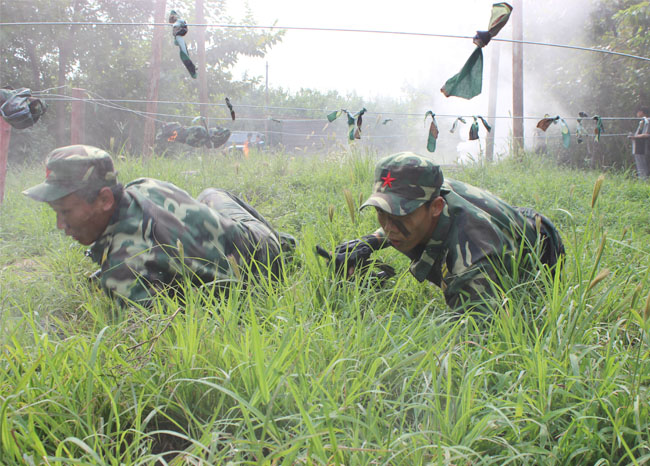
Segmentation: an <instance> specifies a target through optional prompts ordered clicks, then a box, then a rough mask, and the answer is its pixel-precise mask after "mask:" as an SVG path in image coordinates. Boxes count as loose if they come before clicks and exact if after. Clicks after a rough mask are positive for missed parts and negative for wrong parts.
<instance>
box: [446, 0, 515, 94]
mask: <svg viewBox="0 0 650 466" xmlns="http://www.w3.org/2000/svg"><path fill="white" fill-rule="evenodd" d="M510 13H512V7H511V6H510V5H509V4H507V3H505V2H501V3H495V4H494V5H492V15H491V17H490V25H489V27H488V30H487V31H476V35H475V36H474V38H473V42H474V44H475V45H476V49H475V50H474V52H472V54H471V55H470V57H469V59H468V60H467V62H465V65H464V66H463V68H462V69H461V70H460V71H459V72H458V74H456V75H454V76H452V77H451V78H449V79H448V80H447V82H446V83H445V84H444V86H442V89H440V91H441V92H442V93H443V94H444V95H445V97H450V96H456V97H462V98H463V99H468V100H469V99H471V98H473V97H476V96H477V95H479V94H480V93H481V90H482V88H483V52H482V50H481V49H482V48H483V47H485V46H486V45H487V44H488V42H490V40H491V39H492V38H493V37H494V36H496V35H497V34H498V33H499V31H500V30H501V29H502V28H503V26H505V25H506V23H507V22H508V18H510Z"/></svg>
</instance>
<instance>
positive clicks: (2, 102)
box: [0, 87, 47, 129]
mask: <svg viewBox="0 0 650 466" xmlns="http://www.w3.org/2000/svg"><path fill="white" fill-rule="evenodd" d="M46 110H47V105H46V104H45V102H43V101H41V99H38V98H36V97H32V91H31V90H30V89H27V88H26V87H23V88H21V89H15V90H13V89H0V116H2V118H3V119H4V120H5V121H6V122H7V123H9V124H10V125H11V126H12V127H13V128H16V129H26V128H29V127H30V126H33V125H34V123H36V122H37V121H38V119H39V118H40V117H41V115H43V114H44V113H45V111H46Z"/></svg>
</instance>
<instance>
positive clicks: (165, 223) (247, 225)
mask: <svg viewBox="0 0 650 466" xmlns="http://www.w3.org/2000/svg"><path fill="white" fill-rule="evenodd" d="M280 253H281V246H280V241H279V239H278V234H277V233H276V232H275V231H274V230H273V228H272V227H271V226H270V225H269V224H268V223H267V222H266V220H264V219H263V218H262V216H261V215H260V214H259V213H257V211H255V209H253V208H252V207H251V206H249V205H248V204H247V203H245V202H244V201H243V200H241V199H239V198H238V197H236V196H234V195H233V194H230V193H228V192H226V191H223V190H218V189H213V188H210V189H207V190H205V191H204V192H202V193H201V194H200V195H199V197H198V198H197V199H194V198H192V197H191V196H190V195H189V194H188V193H187V192H185V191H183V190H182V189H180V188H178V187H177V186H174V185H173V184H171V183H166V182H163V181H158V180H153V179H148V178H140V179H137V180H135V181H132V182H131V183H129V184H127V185H126V186H125V188H124V192H123V195H122V198H121V199H120V200H119V204H118V207H117V210H116V211H115V213H114V215H113V217H112V218H111V220H110V222H109V225H108V227H107V228H106V230H105V231H104V233H103V234H102V236H101V237H100V238H99V239H98V240H97V241H96V242H95V243H94V244H93V245H92V247H91V249H90V251H89V255H90V257H91V258H92V259H93V261H95V262H97V263H98V264H100V266H101V275H100V277H101V286H102V288H103V289H104V290H105V291H106V292H107V293H108V294H109V295H111V296H113V297H114V298H116V299H118V300H119V301H121V302H123V303H138V304H141V305H144V306H148V305H149V304H150V300H151V297H152V296H153V295H154V294H155V293H156V292H157V291H158V290H165V291H168V292H173V291H174V288H175V284H177V283H178V282H183V281H189V282H191V283H193V284H194V285H197V286H202V285H206V284H210V285H212V284H214V285H215V286H226V285H227V284H228V283H229V282H231V281H233V280H239V279H241V278H242V277H244V276H245V275H246V271H247V270H251V271H253V272H255V273H259V274H262V275H268V274H269V273H271V274H273V276H274V277H277V276H278V274H279V271H280V267H281V258H280Z"/></svg>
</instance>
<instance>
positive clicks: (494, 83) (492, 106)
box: [485, 41, 501, 162]
mask: <svg viewBox="0 0 650 466" xmlns="http://www.w3.org/2000/svg"><path fill="white" fill-rule="evenodd" d="M490 53H491V54H492V61H491V62H490V99H489V102H488V122H489V123H490V126H492V131H490V132H489V133H488V136H487V147H486V148H485V158H486V159H487V161H488V162H492V160H493V159H494V133H495V131H496V118H494V117H495V116H496V114H497V92H498V91H499V86H498V82H499V55H500V54H501V44H500V43H499V42H496V41H495V42H492V45H491V46H490Z"/></svg>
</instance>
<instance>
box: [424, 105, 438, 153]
mask: <svg viewBox="0 0 650 466" xmlns="http://www.w3.org/2000/svg"><path fill="white" fill-rule="evenodd" d="M429 115H431V124H430V125H429V135H428V137H427V150H428V151H429V152H435V151H436V141H437V139H438V134H439V131H438V125H437V124H436V114H435V113H433V112H432V111H431V110H429V111H428V112H427V113H425V114H424V122H425V123H426V121H427V118H428V117H429Z"/></svg>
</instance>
